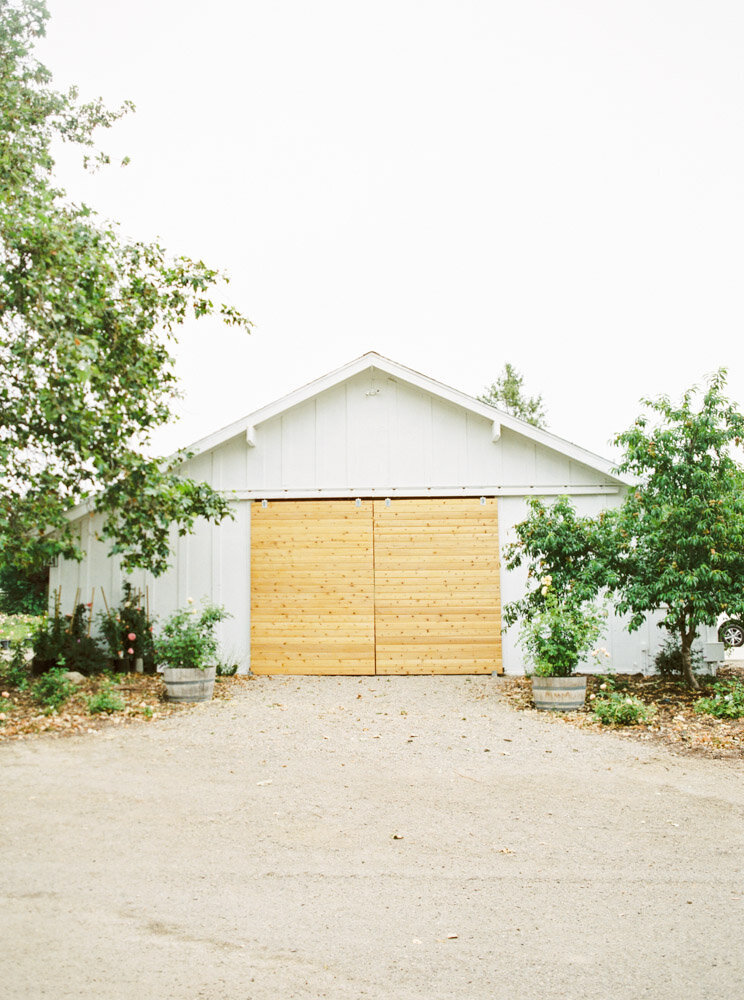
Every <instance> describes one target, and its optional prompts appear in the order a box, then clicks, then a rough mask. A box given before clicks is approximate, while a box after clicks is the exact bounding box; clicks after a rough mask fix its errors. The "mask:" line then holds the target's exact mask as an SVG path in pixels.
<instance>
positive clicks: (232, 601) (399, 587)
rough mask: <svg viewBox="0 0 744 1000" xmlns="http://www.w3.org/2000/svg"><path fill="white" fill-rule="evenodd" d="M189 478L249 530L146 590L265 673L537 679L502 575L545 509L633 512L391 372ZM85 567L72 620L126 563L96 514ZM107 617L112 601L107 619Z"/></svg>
mask: <svg viewBox="0 0 744 1000" xmlns="http://www.w3.org/2000/svg"><path fill="white" fill-rule="evenodd" d="M187 450H188V451H189V452H191V453H192V455H193V457H191V458H190V459H189V460H188V461H187V462H186V463H185V464H184V467H183V471H184V474H185V475H188V476H190V477H193V478H196V479H200V480H206V481H208V482H209V483H211V484H212V486H214V487H215V488H216V489H219V490H221V491H224V492H225V494H226V495H227V496H228V497H229V498H230V501H231V507H232V510H233V512H234V515H235V517H234V520H232V521H225V522H223V524H221V525H217V526H216V525H211V524H208V523H206V522H200V523H199V524H198V525H197V527H196V530H195V531H194V533H193V534H191V535H189V536H186V537H184V538H177V537H176V536H175V533H174V537H173V559H172V565H171V568H170V570H169V571H168V572H167V573H166V574H165V575H163V576H161V577H158V578H153V577H152V576H151V575H150V574H147V573H137V574H134V575H133V576H132V577H131V578H130V579H131V582H132V583H133V585H134V586H135V587H137V588H138V589H140V590H142V591H143V592H144V590H145V588H147V592H148V594H149V600H150V607H151V610H152V611H153V613H154V614H156V615H158V616H161V617H162V616H164V615H166V614H168V613H169V612H170V611H172V610H174V609H175V608H176V607H181V606H183V605H184V604H185V603H186V602H187V599H188V598H189V597H190V598H192V599H193V600H195V601H197V602H198V601H199V600H200V599H203V598H207V599H209V600H211V601H213V602H215V603H218V604H223V605H225V607H226V608H227V610H228V611H229V612H230V614H231V615H232V617H231V619H230V620H228V621H226V622H225V623H223V624H222V625H221V626H220V629H221V634H220V645H221V655H222V657H223V658H224V659H225V660H227V661H228V662H237V663H238V664H239V666H240V669H241V670H248V669H252V670H253V671H254V672H255V673H265V674H275V673H277V674H278V673H329V674H334V673H360V674H374V673H392V674H395V673H491V672H498V673H501V672H504V671H505V672H507V673H522V672H523V664H522V659H521V656H520V652H519V649H518V648H517V647H516V646H515V642H514V635H513V634H509V633H507V634H505V635H504V636H503V637H502V635H501V605H502V602H504V603H505V602H508V601H510V600H513V599H515V598H517V597H519V596H521V594H522V592H523V588H524V583H525V579H524V575H523V574H521V573H516V572H507V571H505V570H504V568H503V566H502V565H501V561H500V558H499V554H500V552H501V551H502V550H503V546H504V544H505V543H506V542H507V541H509V540H510V539H511V538H512V537H513V532H512V529H513V526H514V524H516V523H517V522H518V521H520V520H522V519H523V518H524V517H525V516H526V513H527V508H526V501H527V498H528V497H531V496H540V497H544V498H546V499H547V500H549V499H550V498H551V497H557V496H560V495H569V496H571V497H572V499H573V501H574V503H575V505H576V506H577V508H578V509H579V510H580V511H581V512H582V513H587V514H593V513H595V512H597V511H599V510H600V509H602V508H603V507H609V506H614V505H617V504H619V503H620V502H621V501H622V496H623V492H624V490H625V489H626V488H627V487H626V484H625V483H624V482H623V480H622V479H621V478H620V477H619V476H618V474H617V472H616V471H615V469H614V467H613V466H612V464H611V463H610V462H608V461H606V460H604V459H602V458H600V457H598V456H597V455H594V454H592V453H591V452H588V451H585V450H584V449H582V448H580V447H577V446H576V445H573V444H571V443H569V442H568V441H565V440H563V439H561V438H559V437H556V436H555V435H553V434H550V433H548V432H547V431H544V430H540V429H538V428H535V427H533V426H531V425H530V424H527V423H524V422H523V421H521V420H518V419H516V418H515V417H512V416H510V415H508V414H506V413H504V412H502V411H500V410H498V409H495V408H494V407H491V406H488V405H486V404H484V403H481V402H479V401H478V400H476V399H474V398H473V397H471V396H468V395H466V394H464V393H462V392H458V391H457V390H455V389H452V388H450V387H448V386H445V385H443V384H442V383H440V382H437V381H435V380H433V379H430V378H428V377H426V376H425V375H421V374H419V373H418V372H415V371H412V370H411V369H409V368H405V367H404V366H402V365H400V364H397V363H395V362H394V361H391V360H389V359H387V358H384V357H381V356H380V355H378V354H375V353H372V352H371V353H368V354H365V355H363V356H362V357H360V358H357V359H356V360H355V361H352V362H351V363H350V364H347V365H345V366H344V367H343V368H340V369H338V370H337V371H334V372H332V373H330V374H328V375H326V376H324V377H323V378H320V379H317V380H316V381H314V382H311V383H309V384H308V385H306V386H303V387H302V388H301V389H298V390H297V391H295V392H293V393H290V395H288V396H285V397H284V398H283V399H280V400H277V401H276V402H275V403H272V404H271V405H269V406H266V407H264V408H262V409H260V410H257V411H255V412H254V413H250V414H248V416H246V417H245V418H243V419H242V420H239V421H237V422H236V423H234V424H231V425H230V426H228V427H225V428H223V429H222V430H219V431H217V432H216V433H214V434H212V435H210V436H209V437H206V438H204V439H202V440H201V441H197V442H196V443H195V444H194V445H192V446H191V447H190V448H189V449H187ZM71 516H72V517H73V519H74V521H75V522H76V525H77V530H78V531H79V538H80V543H81V547H82V549H83V550H84V551H85V558H84V559H83V561H82V562H80V563H77V562H72V561H61V562H60V563H59V565H57V566H55V567H53V568H52V570H51V575H50V591H53V590H55V589H57V588H61V594H62V607H63V610H68V608H69V607H71V606H72V604H73V602H74V600H75V595H76V594H80V595H86V596H85V597H84V598H83V597H82V596H81V598H80V599H81V600H86V601H87V600H89V595H91V594H92V593H93V592H94V588H95V590H96V592H97V593H98V592H100V588H103V589H104V591H105V593H106V595H107V597H108V601H109V603H112V602H118V600H119V599H120V595H121V590H122V583H123V576H122V571H121V567H120V564H119V560H118V559H117V558H115V557H110V556H108V554H107V546H106V545H105V544H104V543H102V542H100V541H98V540H97V539H96V533H97V531H98V530H100V527H101V522H100V515H98V514H96V513H92V512H90V511H89V510H87V509H84V508H78V509H77V510H76V511H74V512H73V513H72V515H71ZM99 601H100V598H97V603H98V602H99ZM604 644H605V645H606V646H607V648H608V649H609V650H610V652H611V654H612V659H611V663H612V665H613V666H614V668H615V669H617V670H619V671H637V670H647V669H649V668H650V655H651V653H652V652H653V649H654V648H655V647H656V645H657V644H658V630H657V629H656V628H654V627H653V626H652V625H651V624H649V625H648V626H646V627H644V628H643V629H641V630H640V631H639V632H636V633H634V634H633V635H628V633H627V632H626V631H625V629H624V628H623V627H622V625H621V623H620V622H619V621H613V622H611V623H610V627H609V634H608V636H607V638H606V640H605V642H604Z"/></svg>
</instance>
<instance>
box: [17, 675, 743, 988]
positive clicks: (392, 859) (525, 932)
mask: <svg viewBox="0 0 744 1000" xmlns="http://www.w3.org/2000/svg"><path fill="white" fill-rule="evenodd" d="M499 684H500V682H499V681H498V680H497V679H492V678H486V679H475V678H473V679H468V678H456V677H444V678H432V677H408V678H394V679H385V678H366V677H365V678H361V679H356V678H311V677H305V678H289V679H288V678H281V679H280V678H259V679H256V680H255V681H253V682H252V683H251V684H249V685H247V686H245V687H244V688H243V689H242V690H241V691H240V692H239V693H238V694H237V695H236V697H235V699H234V700H232V701H230V702H213V703H211V704H209V705H205V706H201V707H199V708H198V709H196V710H195V711H192V712H189V713H183V714H180V715H178V716H173V717H170V718H167V719H163V720H159V721H158V722H157V723H151V724H144V723H143V724H141V725H133V726H127V727H121V728H114V727H111V728H109V729H107V730H105V731H104V732H102V733H100V734H98V735H82V736H72V737H67V738H60V737H52V736H48V737H47V736H42V737H39V738H37V739H35V740H33V741H27V742H9V743H6V744H5V745H4V746H2V747H1V748H0V762H1V763H2V768H3V798H2V836H1V837H0V851H1V852H2V873H3V874H2V895H3V897H4V898H3V905H2V908H1V909H0V936H1V938H2V941H3V943H4V947H3V949H2V951H1V952H0V955H1V957H0V996H1V997H3V998H4V997H9V998H14V1000H15V998H23V1000H35V998H37V997H44V998H53V1000H62V998H67V997H75V998H80V1000H87V998H94V997H95V998H96V1000H101V998H103V1000H120V998H135V997H136V998H138V1000H148V998H153V1000H192V998H207V1000H217V998H219V1000H223V998H230V1000H278V998H282V1000H284V998H292V997H303V998H313V1000H315V998H321V997H327V998H333V1000H346V998H349V1000H351V998H354V1000H358V998H361V997H370V998H375V1000H387V998H390V1000H393V998H395V1000H408V998H427V1000H440V998H441V1000H445V998H446V1000H451V998H453V997H458V998H463V1000H479V998H489V1000H500V998H504V1000H506V998H508V1000H522V998H524V1000H528V998H529V1000H536V998H538V1000H552V998H558V997H560V998H566V1000H584V998H597V1000H607V998H608V997H614V998H619V1000H624V998H633V1000H635V998H670V1000H671V998H674V1000H680V998H684V1000H686V998H695V1000H697V998H705V1000H716V998H719V997H720V998H726V1000H730V998H731V997H735V996H740V995H741V989H742V987H741V982H742V975H743V974H744V950H743V949H742V947H741V938H742V930H744V920H743V910H742V908H743V907H744V883H743V881H742V860H743V859H744V850H743V848H744V823H743V822H742V820H743V819H744V782H742V775H743V773H744V766H742V763H741V762H740V761H730V760H720V761H714V760H707V759H698V758H694V759H692V758H684V757H678V756H674V755H673V754H672V753H671V752H670V751H669V750H667V749H665V748H660V747H658V746H649V745H646V744H642V743H637V742H634V741H629V740H623V739H620V738H617V737H615V736H613V735H611V734H606V733H603V734H595V733H592V732H587V731H582V730H577V729H573V728H571V727H569V726H563V725H555V724H550V722H549V721H545V720H544V719H543V718H542V717H538V716H536V715H534V714H527V713H518V712H516V711H514V710H513V709H511V708H510V707H509V706H508V705H506V704H505V703H504V701H503V700H501V698H500V695H499Z"/></svg>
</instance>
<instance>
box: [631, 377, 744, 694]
mask: <svg viewBox="0 0 744 1000" xmlns="http://www.w3.org/2000/svg"><path fill="white" fill-rule="evenodd" d="M725 384H726V373H725V371H724V370H721V371H719V372H717V373H716V374H715V375H714V376H712V378H711V379H710V380H709V382H708V386H707V389H705V391H704V392H703V393H702V399H701V398H700V396H701V392H700V390H698V389H697V388H694V387H693V388H692V389H690V390H688V391H687V392H686V393H685V394H684V396H683V398H682V400H681V402H680V403H678V404H675V403H673V402H671V401H670V400H669V399H668V398H667V397H666V396H662V397H660V398H659V399H656V400H650V399H647V400H644V401H643V402H644V404H645V406H646V407H647V408H648V409H649V410H650V413H651V415H652V416H653V417H655V418H656V419H655V421H653V420H650V419H649V416H640V417H639V418H638V419H637V420H636V422H635V423H634V424H633V426H632V427H631V428H629V429H628V430H627V431H625V432H624V433H622V434H619V435H618V436H617V438H616V443H617V444H619V445H621V446H622V447H623V448H624V449H625V458H624V460H623V462H622V464H621V466H620V470H621V471H622V472H625V473H630V474H631V475H632V476H634V477H636V478H637V480H638V486H637V487H636V488H633V489H631V490H630V491H629V493H628V495H627V498H626V500H625V502H624V504H623V506H622V508H621V510H620V512H619V516H618V520H617V525H616V530H617V559H616V564H615V570H616V573H617V579H616V589H617V594H618V600H617V607H618V610H619V611H620V612H627V613H628V614H630V616H631V627H633V628H637V627H638V626H639V625H640V624H641V623H642V622H643V620H644V618H645V616H646V615H647V614H648V613H649V612H651V611H661V612H662V613H663V615H664V617H663V625H664V627H665V628H666V629H668V631H669V632H671V633H672V634H675V635H677V636H678V637H679V640H680V642H681V645H682V663H683V671H684V676H685V679H686V680H687V683H688V684H689V685H690V686H691V687H697V682H696V681H695V677H694V674H693V670H692V665H691V647H692V643H693V641H694V639H695V637H696V636H697V634H698V631H699V629H700V626H701V625H715V624H716V622H717V619H718V617H719V616H720V614H721V613H722V612H729V613H730V614H739V613H741V611H742V609H744V469H742V467H741V465H740V464H739V462H738V461H737V460H736V458H735V449H736V448H738V447H739V446H740V445H741V443H742V441H744V416H742V414H741V413H739V412H738V410H737V409H736V408H735V407H734V405H733V404H732V403H730V402H729V401H728V400H727V399H726V398H725V397H724V395H723V391H724V387H725ZM698 404H699V405H698Z"/></svg>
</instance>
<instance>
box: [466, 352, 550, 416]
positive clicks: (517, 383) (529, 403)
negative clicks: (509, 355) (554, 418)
mask: <svg viewBox="0 0 744 1000" xmlns="http://www.w3.org/2000/svg"><path fill="white" fill-rule="evenodd" d="M523 382H524V379H523V377H522V375H520V373H519V372H518V371H517V369H516V368H514V367H513V365H510V364H509V362H508V361H507V362H506V364H505V365H504V370H503V372H502V373H501V375H499V377H498V378H497V379H496V381H495V382H493V383H492V384H491V385H490V386H488V388H487V389H486V390H485V392H484V393H483V395H482V396H478V399H479V400H480V401H481V403H488V404H489V405H490V406H498V407H499V408H500V409H502V410H506V412H507V413H511V415H512V416H513V417H518V418H519V419H520V420H524V421H526V423H528V424H533V426H535V427H545V411H544V410H543V401H542V396H532V397H529V396H526V395H525V394H524V392H523V390H522V383H523Z"/></svg>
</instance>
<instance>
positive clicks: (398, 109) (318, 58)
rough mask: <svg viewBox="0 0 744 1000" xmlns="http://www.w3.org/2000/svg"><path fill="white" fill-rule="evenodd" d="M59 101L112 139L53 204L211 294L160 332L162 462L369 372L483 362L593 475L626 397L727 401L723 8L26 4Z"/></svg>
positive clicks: (388, 2)
mask: <svg viewBox="0 0 744 1000" xmlns="http://www.w3.org/2000/svg"><path fill="white" fill-rule="evenodd" d="M49 8H50V11H51V14H52V20H51V22H50V25H49V30H48V38H47V39H46V41H45V42H44V43H43V45H42V46H41V47H40V50H39V55H40V57H41V58H42V61H44V62H45V63H46V64H47V65H48V66H49V67H50V69H52V71H53V73H54V74H55V79H56V82H57V84H58V85H59V86H63V85H67V84H69V83H77V84H79V86H80V88H81V95H82V96H84V97H95V96H99V95H101V96H103V97H104V98H105V99H106V100H107V102H108V103H109V104H111V105H113V104H116V103H118V102H120V101H121V100H123V99H125V98H131V99H132V100H133V101H134V102H135V103H136V105H137V113H136V114H135V115H132V116H130V117H129V118H128V119H126V120H125V121H124V122H122V123H120V124H119V125H118V126H117V127H116V128H115V130H114V131H113V132H111V133H109V134H108V135H107V136H105V137H104V145H105V146H106V147H107V148H108V149H110V150H111V151H113V152H115V153H117V154H119V155H124V154H128V155H130V156H131V158H132V163H131V165H130V166H129V167H127V168H126V169H114V168H112V169H109V170H108V171H106V172H104V173H103V174H100V175H98V176H96V177H95V178H92V179H88V178H85V177H83V176H81V174H79V173H78V172H77V171H76V170H73V168H72V165H71V164H69V163H67V162H66V161H65V163H64V164H61V170H62V176H63V180H64V182H65V184H66V186H67V187H68V190H70V191H71V193H73V194H74V195H75V196H76V197H78V198H84V199H85V200H86V201H87V202H88V203H89V204H91V205H93V207H95V208H97V209H99V210H100V211H101V212H102V213H103V214H104V215H106V216H108V217H110V218H114V219H117V220H119V221H120V222H121V223H122V226H123V231H124V233H125V234H127V235H129V236H132V237H135V238H154V237H159V238H160V239H161V240H162V242H163V243H164V245H165V246H166V247H168V249H170V250H171V251H173V252H183V253H187V254H190V255H192V256H197V257H201V258H203V259H204V260H205V261H207V263H209V264H210V265H212V266H216V267H221V268H224V269H226V270H227V271H228V273H229V274H230V275H231V278H232V283H231V285H230V298H231V300H232V301H233V302H234V303H235V304H236V305H238V306H239V307H240V308H242V309H243V311H244V312H246V313H247V314H248V315H249V316H250V317H251V319H252V320H253V321H254V322H255V324H256V328H255V331H254V332H253V333H252V334H251V336H250V337H247V336H246V335H244V334H238V333H234V332H230V331H226V330H223V328H222V327H220V326H219V325H217V324H214V323H210V324H207V323H204V322H200V323H193V324H190V325H189V326H188V327H186V328H184V330H183V333H182V337H181V344H180V346H179V348H178V358H179V362H178V372H179V374H180V377H181V379H182V384H183V389H184V392H185V397H184V399H183V401H182V406H181V412H182V419H181V421H180V423H179V424H178V425H177V426H176V428H175V429H169V430H167V431H165V432H163V433H162V434H161V435H160V436H159V438H158V443H159V444H160V446H161V447H162V448H163V450H165V451H167V450H171V449H172V448H175V447H176V446H179V445H186V444H188V443H190V442H191V441H193V440H195V439H196V438H198V437H200V436H202V435H203V434H206V433H209V432H210V431H212V430H214V429H216V428H218V427H220V426H222V425H224V424H225V423H228V422H229V421H231V420H233V419H237V418H238V417H240V416H242V415H243V414H245V413H247V412H249V411H251V410H253V409H255V408H257V407H258V406H260V405H263V404H264V403H267V402H270V401H271V400H273V399H275V398H277V397H278V396H280V395H283V394H284V393H285V392H288V391H290V390H291V389H293V388H295V387H297V386H298V385H301V384H303V383H305V382H307V381H309V380H310V379H312V378H315V377H316V376H319V375H322V374H325V373H326V372H327V371H330V370H331V369H333V368H336V367H338V366H340V365H342V364H344V363H345V362H346V361H349V360H351V359H352V358H354V357H356V356H357V355H359V354H362V353H364V352H365V351H368V350H376V351H379V352H380V353H382V354H386V355H388V356H389V357H392V358H393V359H395V360H396V361H399V362H401V363H403V364H406V365H409V366H410V367H413V368H416V369H418V370H419V371H422V372H424V373H425V374H427V375H431V376H433V377H434V378H438V379H440V380H442V381H444V382H446V383H448V384H450V385H452V386H455V387H456V388H458V389H461V390H464V391H465V392H470V393H473V394H476V393H478V392H479V391H481V390H482V388H483V386H484V385H485V384H486V383H488V382H490V381H492V380H493V379H495V378H496V376H497V375H498V373H499V372H500V370H501V368H502V366H503V364H504V362H505V361H507V360H508V361H511V362H512V363H513V364H514V365H516V367H517V368H519V369H520V370H521V371H522V373H523V374H524V376H525V381H526V387H527V389H528V391H531V392H539V393H542V395H543V397H544V400H545V404H546V409H547V411H548V421H549V427H550V429H551V430H552V431H554V432H555V433H557V434H560V435H562V436H564V437H566V438H568V439H569V440H572V441H575V442H576V443H578V444H581V445H583V446H584V447H587V448H590V449H592V450H594V451H597V452H599V453H601V454H605V455H608V456H611V454H612V452H611V449H610V448H609V446H608V443H607V442H608V441H609V439H610V437H611V436H612V435H613V434H614V433H615V432H617V431H619V430H623V429H624V428H625V427H626V426H628V425H629V424H630V423H631V422H632V420H633V418H634V417H635V416H636V414H637V413H638V412H639V406H638V400H639V397H641V396H642V395H649V394H650V395H658V394H659V393H661V392H666V393H669V394H671V395H679V394H680V393H681V392H682V391H683V390H684V389H685V388H687V387H688V386H689V385H690V384H691V383H693V382H696V381H699V380H700V379H701V377H702V376H703V374H704V373H706V372H710V371H712V370H714V369H716V368H717V367H719V366H721V365H724V366H726V367H728V369H729V376H730V381H729V393H730V395H731V396H732V397H734V398H735V399H737V400H738V401H739V402H740V403H742V404H744V357H743V353H744V352H743V351H742V330H743V328H744V324H743V322H742V321H743V319H744V299H743V296H742V289H743V287H744V285H743V281H742V276H743V275H744V266H743V265H744V260H743V258H744V198H743V197H742V196H743V194H744V128H743V127H742V126H743V125H744V121H743V118H744V59H743V58H742V53H743V52H744V5H743V4H742V3H741V2H740V0H731V2H724V0H613V2H609V0H584V2H577V0H518V2H516V0H509V2H506V0H503V2H502V0H374V2H369V0H365V2H361V0H211V2H209V3H205V2H204V0H200V2H198V3H197V2H194V0H127V3H126V4H109V3H102V2H101V0H49Z"/></svg>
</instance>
